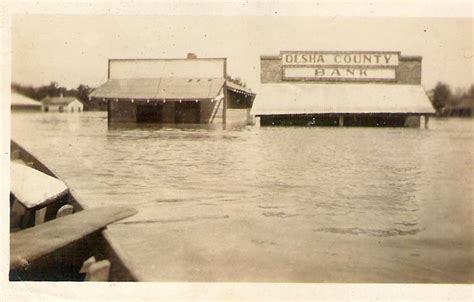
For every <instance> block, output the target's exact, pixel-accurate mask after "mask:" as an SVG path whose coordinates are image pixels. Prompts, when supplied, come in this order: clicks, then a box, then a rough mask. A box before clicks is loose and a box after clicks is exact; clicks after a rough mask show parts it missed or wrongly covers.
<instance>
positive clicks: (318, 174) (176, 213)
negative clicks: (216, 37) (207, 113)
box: [11, 112, 474, 283]
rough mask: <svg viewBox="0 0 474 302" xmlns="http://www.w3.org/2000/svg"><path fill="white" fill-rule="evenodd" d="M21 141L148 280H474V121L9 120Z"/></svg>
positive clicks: (94, 116) (53, 116) (57, 116)
mask: <svg viewBox="0 0 474 302" xmlns="http://www.w3.org/2000/svg"><path fill="white" fill-rule="evenodd" d="M11 119H12V138H13V139H14V140H16V141H17V142H18V143H19V144H20V145H22V146H24V147H25V148H26V149H27V150H28V151H30V152H32V153H33V154H35V155H36V156H37V157H38V159H39V160H41V161H43V162H44V163H45V164H46V165H47V166H49V167H51V168H52V169H53V170H54V171H55V172H57V173H58V175H59V176H60V177H61V178H62V179H63V180H64V181H65V182H66V183H67V185H68V186H70V187H71V188H72V189H73V190H74V191H75V192H76V193H77V194H78V195H79V197H80V199H81V200H82V201H83V202H84V206H85V207H89V208H92V207H98V206H103V205H126V206H130V207H133V208H136V209H137V210H138V211H139V213H138V214H137V215H135V216H133V217H130V218H128V219H126V220H123V221H120V222H118V223H116V224H114V225H111V226H109V230H108V231H107V232H108V236H109V237H110V238H111V240H112V242H113V243H114V244H115V245H116V246H117V247H118V248H119V249H120V250H121V251H122V252H123V254H122V256H124V257H125V258H126V264H127V265H129V266H130V267H133V268H135V269H136V270H137V272H136V274H137V276H138V277H139V278H140V279H141V280H149V281H248V282H264V281H268V282H382V283H383V282H402V283H403V282H442V283H457V282H461V283H465V282H469V283H470V282H473V281H474V279H473V258H472V248H473V243H472V242H473V241H472V240H473V236H472V235H473V234H472V230H473V211H472V205H473V182H472V179H474V178H473V177H474V175H473V174H474V172H473V166H474V165H473V164H474V158H473V152H472V150H474V148H473V147H474V132H473V126H474V124H473V120H472V119H449V120H441V119H431V120H430V129H428V130H425V129H406V128H337V127H334V128H300V127H287V128H285V127H267V128H259V127H258V126H257V127H244V128H239V129H234V130H226V131H224V130H221V129H210V128H206V127H199V128H196V127H194V128H193V127H191V128H186V127H176V126H164V127H159V126H136V125H133V126H114V127H111V128H109V127H108V126H107V117H106V113H104V112H99V113H98V112H84V113H81V114H77V113H76V114H61V113H48V114H44V113H13V114H12V117H11Z"/></svg>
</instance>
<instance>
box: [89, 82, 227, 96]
mask: <svg viewBox="0 0 474 302" xmlns="http://www.w3.org/2000/svg"><path fill="white" fill-rule="evenodd" d="M223 85H224V79H221V78H154V79H110V80H108V81H107V82H106V83H105V84H103V85H102V86H100V87H98V88H97V89H96V90H94V91H93V92H92V93H91V94H90V97H95V98H117V99H121V98H124V99H131V98H133V99H213V98H215V97H217V95H218V94H219V92H220V90H221V88H222V86H223Z"/></svg>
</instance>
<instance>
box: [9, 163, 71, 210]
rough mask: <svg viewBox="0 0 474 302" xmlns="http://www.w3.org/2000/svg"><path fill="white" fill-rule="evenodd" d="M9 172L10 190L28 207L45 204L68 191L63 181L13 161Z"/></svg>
mask: <svg viewBox="0 0 474 302" xmlns="http://www.w3.org/2000/svg"><path fill="white" fill-rule="evenodd" d="M10 172H11V185H10V191H11V193H12V194H13V196H15V198H16V199H17V200H18V201H19V202H20V203H21V204H22V205H24V206H25V207H26V208H28V209H32V208H36V207H40V206H45V205H47V204H48V203H50V202H52V201H54V200H56V199H57V198H59V197H61V196H64V195H65V194H67V193H68V191H69V190H68V188H67V186H66V184H65V183H64V182H63V181H61V180H59V179H57V178H54V177H51V176H49V175H47V174H44V173H42V172H40V171H38V170H35V169H33V168H30V167H28V166H26V165H22V164H20V163H17V162H14V161H12V162H11V163H10Z"/></svg>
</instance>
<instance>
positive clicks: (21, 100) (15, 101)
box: [11, 91, 41, 107]
mask: <svg viewBox="0 0 474 302" xmlns="http://www.w3.org/2000/svg"><path fill="white" fill-rule="evenodd" d="M11 106H37V107H41V103H40V102H39V101H36V100H33V99H31V98H29V97H27V96H24V95H22V94H19V93H18V92H16V91H12V93H11Z"/></svg>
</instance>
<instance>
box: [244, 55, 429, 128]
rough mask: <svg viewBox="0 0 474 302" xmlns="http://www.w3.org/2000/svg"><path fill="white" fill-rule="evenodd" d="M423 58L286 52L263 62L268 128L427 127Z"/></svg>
mask: <svg viewBox="0 0 474 302" xmlns="http://www.w3.org/2000/svg"><path fill="white" fill-rule="evenodd" d="M421 65H422V58H421V57H419V56H402V55H401V53H400V52H372V51H347V52H339V51H332V52H329V51H281V52H280V54H279V55H270V56H269V55H264V56H261V57H260V66H261V83H262V85H260V90H259V91H258V94H259V97H258V99H257V100H256V102H255V104H254V106H253V108H252V114H254V115H256V116H258V117H260V124H261V125H262V126H268V125H287V126H297V125H302V126H381V127H384V126H385V127H404V126H407V127H420V124H422V123H423V122H421V119H423V120H424V124H425V127H426V126H427V122H428V117H429V115H431V114H434V113H435V110H434V108H433V106H432V105H431V102H430V100H429V99H428V96H427V95H426V93H425V91H424V89H423V87H422V86H421V68H422V67H421Z"/></svg>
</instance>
